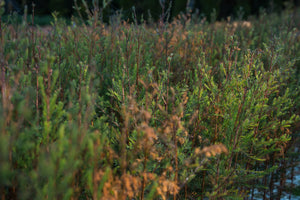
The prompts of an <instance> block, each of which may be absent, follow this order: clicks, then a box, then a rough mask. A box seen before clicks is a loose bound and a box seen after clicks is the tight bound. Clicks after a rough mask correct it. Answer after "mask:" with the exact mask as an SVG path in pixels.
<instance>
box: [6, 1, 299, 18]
mask: <svg viewBox="0 0 300 200" xmlns="http://www.w3.org/2000/svg"><path fill="white" fill-rule="evenodd" d="M107 1H109V0H106V2H107ZM5 2H6V14H9V13H12V12H13V11H16V12H17V13H19V14H20V15H22V14H23V13H24V7H25V5H27V8H28V13H31V10H32V3H34V4H35V14H36V15H40V16H43V15H51V13H52V12H54V11H57V12H58V13H59V15H60V16H63V17H71V16H72V15H76V11H75V10H74V0H49V1H40V0H36V1H32V0H31V1H29V0H5ZM77 2H78V5H80V4H81V5H82V1H81V0H77ZM86 2H87V3H88V5H89V7H90V9H91V10H92V8H93V2H97V1H92V0H87V1H86ZM98 2H99V7H100V8H103V5H102V3H103V0H99V1H98ZM299 5H300V0H263V1H262V0H213V1H212V0H173V1H171V0H151V1H149V0H111V1H110V2H109V4H108V6H106V7H105V9H103V17H104V19H106V20H107V19H108V17H109V16H111V15H112V14H114V13H115V12H116V11H120V10H121V13H122V17H123V18H124V19H130V18H132V13H133V12H132V10H133V9H132V8H133V6H134V7H135V11H136V15H137V16H138V17H139V18H140V17H141V16H142V15H143V17H144V18H146V19H147V18H149V17H150V15H151V17H152V18H153V19H154V20H157V19H159V17H160V16H162V13H166V11H167V10H168V8H170V9H169V13H170V15H171V17H170V19H171V18H172V17H174V16H177V15H178V14H180V13H181V12H186V11H187V10H190V11H192V12H194V13H195V12H196V13H199V15H203V16H207V17H208V18H209V16H210V14H211V13H212V12H213V10H214V9H215V14H216V17H217V19H219V20H220V19H226V17H227V16H231V17H241V16H242V17H244V18H246V17H248V16H249V15H258V13H259V11H260V10H261V9H264V10H265V11H266V12H268V13H269V12H280V11H281V10H283V9H285V8H287V7H290V8H291V7H295V6H299Z"/></svg>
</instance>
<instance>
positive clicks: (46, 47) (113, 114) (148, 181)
mask: <svg viewBox="0 0 300 200" xmlns="http://www.w3.org/2000/svg"><path fill="white" fill-rule="evenodd" d="M98 19H99V17H98V16H97V13H94V15H93V16H91V17H90V20H89V23H88V25H84V24H83V25H81V26H79V25H78V24H80V23H79V21H78V19H75V18H74V19H73V22H72V26H68V25H66V23H65V22H64V21H62V20H59V19H58V18H57V17H56V16H55V15H54V21H53V24H52V26H51V27H44V28H43V27H34V26H30V25H28V24H26V23H23V24H21V25H20V24H12V25H8V24H6V23H2V24H0V25H1V26H0V36H1V41H0V42H1V45H0V66H1V74H0V83H1V84H0V86H1V96H0V100H1V103H0V194H1V198H2V199H171V198H172V199H184V198H185V199H195V198H199V199H200V198H205V197H208V198H210V199H233V198H236V199H243V198H246V197H251V196H253V195H254V191H255V190H257V191H258V192H259V193H260V194H261V195H263V197H264V198H267V197H271V196H272V195H279V196H280V195H281V194H280V193H279V194H273V189H274V188H275V185H274V184H273V183H274V181H275V180H276V174H278V173H277V172H280V170H282V167H281V163H283V160H284V158H285V155H286V152H287V150H288V147H289V141H290V140H291V137H292V136H293V134H292V131H294V127H295V126H296V123H297V122H299V117H298V116H297V114H299V106H300V104H299V102H300V99H299V97H300V94H299V80H300V79H299V65H300V63H299V58H300V38H299V23H298V22H299V21H300V16H299V14H298V15H297V14H295V13H294V14H292V13H290V12H289V11H286V12H285V13H283V14H282V15H271V16H267V15H264V14H263V13H262V14H261V15H260V17H259V18H258V19H257V20H254V19H253V20H249V21H231V20H230V19H229V20H228V21H227V22H214V23H211V24H209V23H207V22H206V21H205V20H202V21H198V19H196V18H194V17H193V16H189V15H187V16H184V15H182V16H180V17H178V18H177V19H176V20H174V21H173V22H172V23H163V22H161V23H157V24H151V23H148V24H147V23H144V22H142V24H137V23H131V24H129V23H126V22H124V21H121V20H120V17H119V16H118V15H115V16H113V17H111V21H110V26H106V25H105V24H103V23H102V22H101V21H99V20H98ZM297 23H298V24H297ZM282 184H284V182H283V183H282ZM280 186H282V185H280Z"/></svg>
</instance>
